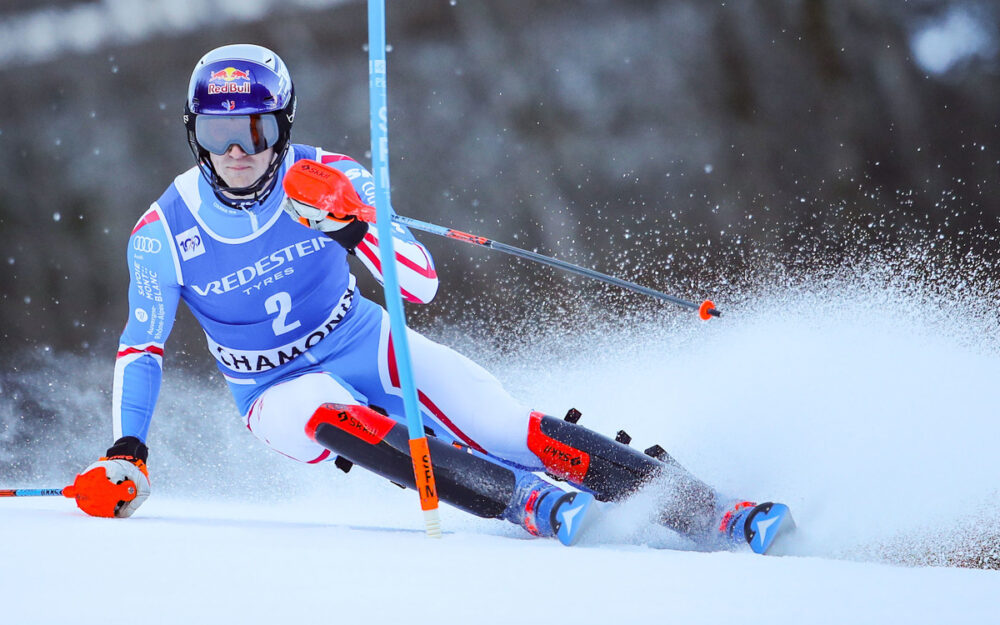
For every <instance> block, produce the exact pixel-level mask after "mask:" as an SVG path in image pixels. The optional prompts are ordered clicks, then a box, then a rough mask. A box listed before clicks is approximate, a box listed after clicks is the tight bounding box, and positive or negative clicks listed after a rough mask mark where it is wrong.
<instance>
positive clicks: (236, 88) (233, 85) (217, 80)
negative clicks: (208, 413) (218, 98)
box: [208, 67, 250, 95]
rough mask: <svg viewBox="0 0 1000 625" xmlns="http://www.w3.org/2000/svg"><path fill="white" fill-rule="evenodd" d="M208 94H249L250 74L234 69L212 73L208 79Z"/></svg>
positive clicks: (228, 68) (246, 71)
mask: <svg viewBox="0 0 1000 625" xmlns="http://www.w3.org/2000/svg"><path fill="white" fill-rule="evenodd" d="M208 93H209V95H217V94H225V93H250V72H249V71H248V70H242V69H236V68H235V67H227V68H226V69H220V70H219V71H217V72H212V74H211V75H210V76H209V77H208Z"/></svg>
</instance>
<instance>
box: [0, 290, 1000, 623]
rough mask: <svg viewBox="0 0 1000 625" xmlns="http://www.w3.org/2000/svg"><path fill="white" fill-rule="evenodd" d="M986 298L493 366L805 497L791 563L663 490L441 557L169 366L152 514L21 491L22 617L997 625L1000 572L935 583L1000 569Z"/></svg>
mask: <svg viewBox="0 0 1000 625" xmlns="http://www.w3.org/2000/svg"><path fill="white" fill-rule="evenodd" d="M975 295H976V294H975V293H973V292H971V291H966V290H964V289H963V287H962V285H954V284H953V285H945V288H939V287H935V288H930V287H921V286H919V285H918V286H917V287H914V284H913V283H912V282H911V281H908V280H907V279H905V278H904V279H885V277H884V276H882V275H879V274H878V273H877V272H875V273H864V274H862V275H848V276H841V277H839V278H834V279H828V280H814V281H807V282H806V283H803V284H797V285H792V286H791V287H789V288H781V289H771V290H768V292H758V293H755V294H754V295H753V296H750V295H743V296H741V297H733V298H729V299H730V300H731V301H728V302H724V301H719V302H718V303H719V306H720V308H721V309H722V310H723V311H724V313H725V314H724V316H723V318H722V319H719V320H715V321H712V322H710V323H707V324H706V323H701V322H698V321H696V320H693V319H689V318H688V316H686V315H683V314H677V313H676V312H675V311H673V310H670V309H664V310H661V311H660V313H659V315H658V317H657V318H656V319H651V318H650V317H648V316H636V317H635V318H626V319H620V318H619V319H614V320H610V321H607V322H605V323H603V324H602V325H600V326H599V327H594V328H592V329H591V330H588V331H587V332H585V333H584V334H582V335H577V336H573V335H567V334H566V333H563V332H557V331H555V330H553V331H552V333H551V334H550V335H544V334H543V335H540V336H537V337H535V340H534V341H533V342H532V344H530V345H527V346H525V347H523V348H521V349H519V350H518V351H516V352H515V353H513V354H511V353H505V354H499V353H489V352H486V353H479V354H475V356H476V357H477V358H478V359H480V360H482V361H484V362H485V363H486V364H488V366H489V368H490V369H492V370H493V371H495V372H496V373H497V374H498V375H499V376H500V377H501V378H502V379H503V380H504V382H505V383H506V384H507V385H508V386H509V388H510V389H511V390H512V391H513V392H515V393H516V394H518V395H520V396H522V397H524V398H526V399H527V400H529V401H530V402H532V403H533V404H534V405H535V406H536V407H538V408H539V409H542V410H545V411H548V412H550V413H552V414H562V412H564V411H565V410H566V409H567V408H568V407H570V406H575V407H577V408H579V409H580V410H581V411H582V412H583V414H584V417H583V421H582V423H583V424H586V425H588V426H590V427H592V428H594V429H596V430H599V431H601V432H604V433H609V434H613V433H614V432H615V431H616V430H617V429H619V428H622V427H624V428H625V429H627V430H628V431H629V433H630V434H631V435H632V436H633V437H634V439H635V441H634V443H633V444H634V445H636V446H638V447H641V448H644V447H646V446H649V445H651V444H653V443H660V444H662V445H663V446H664V447H666V448H667V449H668V450H669V451H670V452H671V453H672V454H673V455H674V456H675V457H676V458H677V459H678V460H679V461H680V462H682V463H683V464H685V465H686V466H687V467H688V468H689V469H691V470H692V471H693V472H695V473H696V474H698V475H699V476H701V477H702V478H704V479H705V480H706V481H708V482H710V483H713V484H715V485H717V486H718V487H719V488H720V489H722V490H724V491H726V492H729V493H731V494H734V495H739V496H743V497H747V498H754V499H759V500H762V499H770V498H774V499H779V500H782V501H785V502H787V503H788V504H790V505H791V507H792V509H793V511H794V513H795V516H796V519H797V521H798V524H799V528H800V530H799V532H798V533H797V534H796V535H795V537H794V540H792V541H789V542H788V543H787V544H786V546H785V552H786V553H787V555H784V556H781V557H760V556H755V555H752V554H748V553H703V552H699V551H696V550H692V549H691V546H690V545H687V544H685V542H684V541H683V540H681V539H679V538H677V537H675V536H673V535H671V534H670V533H669V532H667V531H666V530H663V529H660V528H655V527H650V526H648V525H647V524H645V523H644V519H645V518H646V517H647V516H648V515H649V513H650V510H649V509H648V508H649V507H648V505H646V502H645V501H644V499H643V497H642V496H640V497H638V498H637V499H636V501H634V502H632V503H630V504H628V505H626V506H623V507H622V508H621V509H619V510H616V511H613V512H612V513H610V514H609V516H608V519H607V522H606V523H605V524H604V525H603V526H602V527H601V528H599V531H598V535H597V536H596V537H595V538H594V540H592V541H590V542H589V543H588V544H586V545H583V546H580V547H574V548H565V547H562V546H560V545H558V544H557V543H555V542H554V541H544V540H536V539H530V538H527V537H526V536H525V535H524V534H522V533H520V530H518V529H517V528H514V527H513V526H509V525H506V524H504V523H501V522H499V521H490V520H481V519H475V518H471V517H468V516H466V515H463V514H461V513H458V512H456V511H453V510H450V509H446V510H444V511H443V512H444V513H443V520H444V527H445V529H446V531H448V532H449V533H448V534H447V535H446V536H445V537H444V538H443V539H442V540H440V541H433V540H430V539H427V538H425V537H424V536H423V534H422V532H421V523H422V518H421V516H420V514H419V512H418V510H417V505H416V500H415V496H414V495H413V494H412V493H410V492H404V491H401V490H399V489H397V488H396V487H394V486H392V485H390V484H388V483H386V482H385V481H383V480H380V479H378V478H375V477H373V476H370V475H365V474H364V473H363V472H362V471H360V470H354V471H353V472H351V473H350V474H349V475H344V474H343V473H341V472H340V471H337V470H336V469H335V468H334V467H332V466H320V467H312V466H309V467H306V466H299V465H297V464H295V463H293V462H291V461H289V460H287V459H284V458H282V457H280V456H278V455H276V454H273V453H272V452H268V451H267V450H262V449H260V447H259V446H258V445H257V444H256V443H255V442H254V441H253V440H252V437H251V436H250V435H249V434H247V433H245V432H242V431H240V428H239V425H238V422H237V419H236V418H235V416H234V415H232V408H231V403H230V402H229V400H228V399H227V398H226V397H225V395H224V393H223V392H222V391H221V390H220V389H219V388H218V385H217V384H210V383H208V382H205V381H204V380H203V379H178V377H177V376H175V377H173V378H170V376H169V373H168V380H167V384H166V387H165V389H164V399H163V401H162V402H161V406H160V415H159V416H158V417H157V420H155V421H154V429H153V431H152V433H151V445H152V448H153V456H152V458H151V461H152V464H151V466H152V470H153V479H154V492H153V497H152V498H151V499H150V501H149V502H148V503H147V504H146V505H145V506H144V507H143V508H142V509H141V510H140V512H139V513H138V514H137V515H136V517H134V518H132V519H129V520H124V521H123V520H104V519H92V518H87V517H84V516H82V515H81V514H80V513H79V512H78V511H76V509H75V508H74V507H73V505H72V504H71V503H70V502H69V501H65V500H61V499H52V498H49V499H19V500H5V501H0V506H2V507H0V531H2V536H3V540H2V542H0V601H2V603H3V605H4V608H3V612H2V613H0V614H2V616H0V622H2V623H5V624H6V623H11V624H21V623H106V622H108V621H131V620H137V621H139V622H143V623H177V622H192V623H209V622H218V623H236V622H241V623H278V622H281V623H290V622H303V621H308V622H366V623H399V622H401V620H403V619H406V620H411V619H420V620H421V621H427V622H435V623H510V622H512V621H520V622H531V623H535V622H549V621H551V620H553V619H563V618H571V620H572V622H577V623H607V622H622V623H629V622H638V621H639V620H640V619H642V620H643V621H659V622H667V623H730V622H744V621H745V620H746V619H757V618H768V619H769V622H774V623H893V622H906V623H908V624H915V623H940V622H953V623H965V622H983V623H988V622H997V620H998V618H1000V617H998V614H997V606H998V605H1000V604H998V600H997V597H1000V571H996V570H981V569H969V568H956V567H949V566H927V564H932V565H943V564H948V563H954V562H956V561H961V560H962V559H963V554H965V555H968V554H970V553H974V552H976V550H977V549H978V552H977V553H978V554H979V555H980V556H982V555H983V553H984V552H985V553H986V555H987V556H990V554H991V553H992V556H991V557H992V558H993V560H992V562H997V553H996V549H997V547H996V546H995V545H994V546H993V547H985V548H983V547H981V545H982V544H983V543H984V541H988V538H989V536H991V535H992V536H994V537H995V536H996V535H997V522H996V514H995V501H996V500H997V495H998V485H997V476H998V475H1000V459H998V457H997V455H996V453H995V448H996V444H997V441H1000V420H997V419H996V418H995V406H996V405H997V399H998V398H997V394H998V390H997V385H996V384H995V380H996V379H997V378H998V376H1000V359H998V353H1000V351H998V349H997V345H996V340H995V338H994V337H995V336H997V334H996V327H995V325H996V322H995V319H994V317H993V316H992V315H991V314H989V311H988V309H987V308H986V307H985V306H983V307H982V308H980V306H979V305H978V304H976V303H975V302H976V297H975ZM444 338H447V337H444ZM456 341H457V339H456ZM459 342H460V341H459ZM101 366H103V365H100V364H96V363H95V364H93V367H94V368H98V369H99V368H100V367H101ZM109 371H110V369H109ZM81 375H82V372H81ZM82 383H83V382H81V384H82ZM0 396H2V395H0ZM214 413H217V414H219V415H227V416H219V417H213V419H215V420H214V421H212V420H207V419H208V418H207V417H206V416H205V415H206V414H214ZM193 432H196V434H194V435H193V434H192V433H193ZM189 439H191V440H193V439H198V442H197V443H196V444H197V447H195V448H193V449H194V451H190V450H185V449H178V445H179V443H178V441H181V440H189ZM156 441H159V442H156ZM213 450H215V451H213ZM70 453H71V454H73V455H80V457H84V458H86V457H88V454H87V453H85V452H80V451H79V450H75V449H71V450H70ZM213 453H214V454H215V455H212V454H213ZM54 485H58V484H54V483H47V482H46V483H37V484H16V485H14V486H22V487H26V486H54ZM257 485H259V487H258V486H257ZM991 549H992V552H991V551H990V550H991Z"/></svg>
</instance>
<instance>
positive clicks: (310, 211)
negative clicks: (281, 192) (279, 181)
mask: <svg viewBox="0 0 1000 625" xmlns="http://www.w3.org/2000/svg"><path fill="white" fill-rule="evenodd" d="M281 208H282V209H283V210H284V211H285V212H286V213H288V215H289V216H290V217H291V218H292V219H294V220H295V221H297V222H299V223H300V224H302V225H303V226H308V227H310V228H312V229H313V230H319V231H320V232H325V233H327V234H329V233H331V232H336V231H338V230H341V229H342V228H344V227H346V226H348V225H350V224H351V223H353V222H354V221H355V217H354V216H353V215H347V216H346V217H345V218H344V219H337V218H336V217H334V216H333V214H331V213H328V212H326V211H325V210H323V209H320V208H316V207H315V206H310V205H308V204H304V203H302V202H299V201H298V200H293V199H292V198H290V197H286V198H285V201H284V202H283V203H282V204H281Z"/></svg>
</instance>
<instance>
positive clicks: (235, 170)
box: [208, 143, 274, 195]
mask: <svg viewBox="0 0 1000 625" xmlns="http://www.w3.org/2000/svg"><path fill="white" fill-rule="evenodd" d="M208 157H209V158H210V159H212V165H213V166H214V167H215V171H216V172H217V173H218V174H219V177H220V178H222V180H223V181H224V182H225V183H226V184H227V185H228V186H230V187H249V186H250V185H252V184H254V183H255V182H257V179H258V178H260V177H261V176H263V175H264V172H265V171H267V166H268V164H270V162H271V159H272V158H273V157H274V148H267V149H266V150H262V151H260V152H257V153H256V154H247V153H246V152H244V151H243V148H241V147H240V146H238V145H236V144H235V143H234V144H233V145H231V146H229V149H228V150H226V152H225V154H212V153H211V152H210V153H209V154H208ZM227 195H228V194H227Z"/></svg>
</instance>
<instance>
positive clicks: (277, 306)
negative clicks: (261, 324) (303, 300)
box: [264, 291, 302, 336]
mask: <svg viewBox="0 0 1000 625" xmlns="http://www.w3.org/2000/svg"><path fill="white" fill-rule="evenodd" d="M264 309H265V310H267V313H268V314H269V315H278V316H277V317H275V318H274V321H272V322H271V329H273V330H274V335H275V336H281V335H282V334H284V333H286V332H291V331H292V330H294V329H295V328H297V327H299V326H300V325H302V323H301V322H299V321H293V322H291V323H288V322H287V318H288V313H290V312H292V296H291V295H289V294H288V293H286V292H285V291H281V292H280V293H275V294H274V295H272V296H271V297H269V298H267V300H265V301H264Z"/></svg>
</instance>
